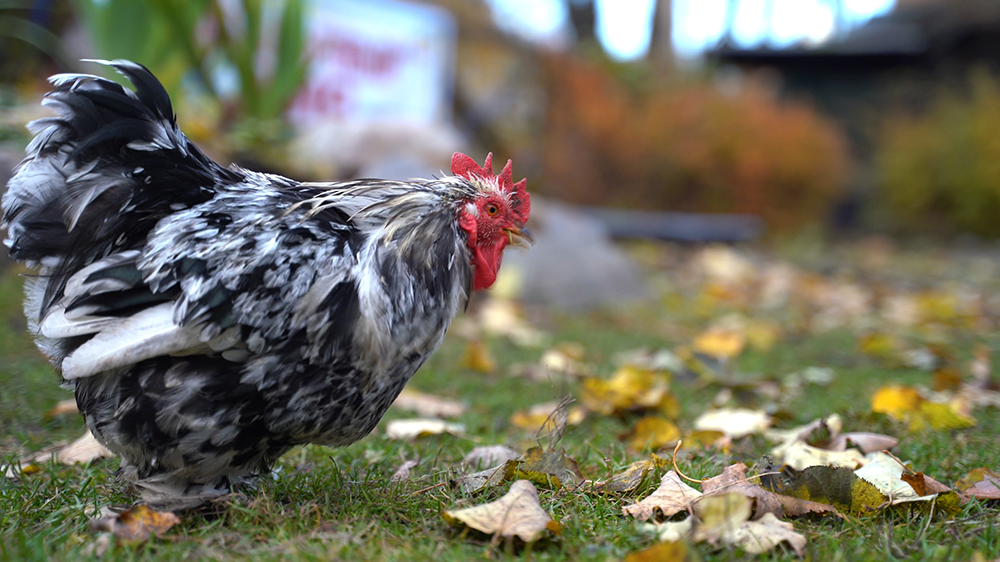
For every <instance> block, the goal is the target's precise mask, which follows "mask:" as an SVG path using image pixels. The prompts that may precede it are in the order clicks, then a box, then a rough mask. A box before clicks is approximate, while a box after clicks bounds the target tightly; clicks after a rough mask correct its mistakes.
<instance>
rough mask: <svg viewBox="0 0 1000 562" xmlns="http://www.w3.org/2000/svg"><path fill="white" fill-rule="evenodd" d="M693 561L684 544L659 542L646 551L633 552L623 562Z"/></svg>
mask: <svg viewBox="0 0 1000 562" xmlns="http://www.w3.org/2000/svg"><path fill="white" fill-rule="evenodd" d="M691 560H693V558H692V556H691V553H690V552H688V547H687V544H686V543H683V542H661V543H657V544H655V545H653V546H651V547H649V548H647V549H646V550H640V551H639V552H633V553H632V554H629V555H628V556H626V557H625V562H690V561H691Z"/></svg>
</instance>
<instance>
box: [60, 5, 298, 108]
mask: <svg viewBox="0 0 1000 562" xmlns="http://www.w3.org/2000/svg"><path fill="white" fill-rule="evenodd" d="M76 6H77V7H78V9H79V11H80V14H81V15H82V16H83V20H84V21H85V22H86V25H87V27H88V29H89V31H90V34H91V36H92V37H93V39H94V42H95V43H96V45H97V49H98V51H99V52H100V54H101V56H102V57H105V58H131V59H133V60H136V61H138V62H142V63H143V64H145V65H146V66H148V67H149V68H150V69H151V70H153V72H154V73H155V74H156V75H157V76H158V77H159V78H160V80H161V81H162V82H163V83H164V85H165V86H166V87H167V89H168V91H170V92H171V93H172V94H176V93H177V90H178V88H179V86H180V83H181V80H182V79H183V78H184V76H185V74H187V72H188V71H193V72H194V73H195V74H196V75H197V76H198V78H199V81H200V83H201V86H202V87H203V88H204V90H205V91H206V92H207V93H208V94H209V95H210V97H212V98H214V99H215V100H216V101H218V102H219V103H220V104H228V103H232V104H235V105H236V106H237V108H238V112H236V113H238V114H240V115H241V116H243V117H247V118H250V119H254V120H258V121H259V120H265V121H266V120H274V119H278V118H280V116H281V113H282V111H284V109H285V107H286V106H287V105H288V103H289V101H291V98H292V96H293V95H294V94H295V92H296V90H297V89H298V87H299V85H301V83H302V81H303V80H304V79H305V74H306V65H305V64H304V63H305V61H304V58H305V32H304V29H303V8H302V2H301V0H285V1H284V2H280V3H273V2H265V1H264V0H241V1H240V2H238V3H233V2H220V1H218V0H192V1H187V0H149V1H148V2H135V1H133V0H102V1H99V2H98V1H95V0H77V1H76ZM272 22H273V23H275V25H272ZM265 49H273V59H271V60H273V63H272V64H259V61H260V60H261V58H262V51H263V50H265ZM220 63H221V64H222V65H228V66H230V67H231V68H234V69H235V70H236V75H237V76H238V82H239V88H238V91H237V92H236V96H235V99H229V97H228V96H227V95H226V94H225V93H224V92H220V91H218V89H217V88H216V85H215V81H214V80H213V72H215V71H216V70H217V69H218V68H219V65H220ZM226 113H227V112H223V114H226ZM228 113H233V112H228Z"/></svg>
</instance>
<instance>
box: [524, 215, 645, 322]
mask: <svg viewBox="0 0 1000 562" xmlns="http://www.w3.org/2000/svg"><path fill="white" fill-rule="evenodd" d="M529 228H530V229H531V232H532V235H534V237H535V245H534V246H533V247H532V248H531V249H530V250H528V251H526V252H525V251H509V250H508V251H507V252H506V253H505V255H504V268H508V267H510V268H513V269H515V270H516V271H517V272H518V273H517V274H518V276H519V279H518V283H517V285H518V290H517V293H518V294H517V296H518V298H519V299H520V300H521V301H522V302H524V303H527V304H542V305H547V306H553V307H556V308H561V309H567V310H581V309H588V308H597V307H608V306H612V307H613V306H621V305H625V304H632V303H636V302H639V301H643V300H647V299H650V298H651V292H650V290H649V288H648V287H647V286H646V284H645V282H644V280H643V277H642V272H641V269H640V267H639V266H638V264H636V263H635V262H634V261H633V260H632V259H631V258H629V257H628V255H626V254H625V252H624V251H623V250H622V249H621V248H619V247H618V246H616V245H615V244H614V243H612V241H611V238H610V236H609V235H608V232H607V229H606V227H605V226H604V224H603V223H602V222H601V221H600V220H598V219H595V218H593V217H591V216H589V215H587V214H586V213H585V212H584V211H582V210H580V209H578V208H576V207H573V206H571V205H567V204H564V203H558V202H555V201H551V200H541V199H540V198H538V197H532V208H531V221H530V224H529Z"/></svg>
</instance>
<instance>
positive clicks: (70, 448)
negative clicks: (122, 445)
mask: <svg viewBox="0 0 1000 562" xmlns="http://www.w3.org/2000/svg"><path fill="white" fill-rule="evenodd" d="M114 456H115V454H114V453H113V452H111V451H109V450H108V449H107V448H106V447H104V445H101V444H100V443H98V442H97V439H95V438H94V436H93V434H91V433H90V430H89V429H85V430H84V433H83V435H81V436H80V438H79V439H77V440H76V441H73V442H71V443H68V444H61V445H54V446H51V447H46V448H44V449H42V450H40V451H36V452H34V453H32V454H31V455H28V456H27V457H25V458H23V459H21V469H20V471H18V470H16V469H15V467H14V466H7V467H5V468H4V475H5V476H6V477H7V478H17V477H18V476H19V475H20V474H33V473H35V472H38V471H39V468H38V466H36V465H39V464H44V463H47V462H49V461H52V462H56V463H59V464H77V463H78V464H86V463H89V462H91V461H94V460H97V459H100V458H105V457H114Z"/></svg>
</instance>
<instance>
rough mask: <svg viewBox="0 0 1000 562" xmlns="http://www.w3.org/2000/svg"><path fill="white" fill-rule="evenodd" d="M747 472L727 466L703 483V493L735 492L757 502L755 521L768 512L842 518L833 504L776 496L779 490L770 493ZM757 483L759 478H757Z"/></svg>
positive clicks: (744, 469) (783, 514) (744, 467)
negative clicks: (750, 478) (751, 478)
mask: <svg viewBox="0 0 1000 562" xmlns="http://www.w3.org/2000/svg"><path fill="white" fill-rule="evenodd" d="M747 470H748V468H747V465H745V464H743V463H736V464H733V465H730V466H727V467H726V468H725V470H723V471H722V474H720V475H718V476H714V477H712V478H709V479H707V480H705V481H704V482H702V484H701V489H702V492H704V494H705V495H706V496H710V495H716V494H724V493H729V492H735V493H739V494H743V495H744V496H747V497H748V498H752V499H755V500H756V502H755V504H754V517H755V518H759V517H763V515H764V514H765V513H773V514H774V515H776V516H778V517H783V516H785V515H788V516H793V517H794V516H799V515H807V514H823V513H832V514H835V515H839V512H838V511H837V510H836V509H835V508H834V507H832V506H830V505H829V504H824V503H820V502H815V501H810V500H809V499H808V498H798V497H792V496H788V495H783V494H780V493H776V490H767V489H765V488H763V487H761V486H760V485H759V484H758V483H757V482H751V481H750V480H749V479H748V478H747ZM754 480H759V479H758V478H757V477H754Z"/></svg>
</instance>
